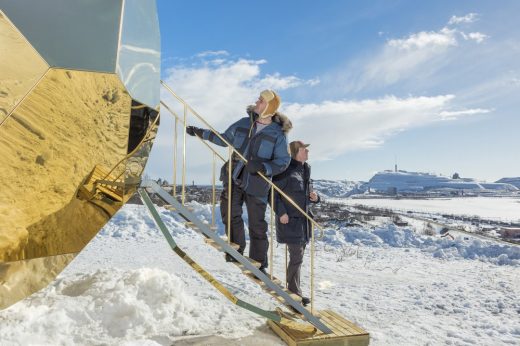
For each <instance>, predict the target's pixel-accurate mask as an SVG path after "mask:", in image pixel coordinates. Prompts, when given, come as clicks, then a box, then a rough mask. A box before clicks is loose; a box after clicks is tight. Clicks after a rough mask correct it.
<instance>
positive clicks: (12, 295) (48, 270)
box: [0, 254, 76, 309]
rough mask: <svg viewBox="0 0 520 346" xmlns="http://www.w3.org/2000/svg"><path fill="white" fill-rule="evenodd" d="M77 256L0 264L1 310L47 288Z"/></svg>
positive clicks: (70, 255) (67, 255)
mask: <svg viewBox="0 0 520 346" xmlns="http://www.w3.org/2000/svg"><path fill="white" fill-rule="evenodd" d="M75 256H76V254H66V255H59V256H52V257H43V258H35V259H31V260H25V261H16V262H8V263H0V309H3V308H6V307H8V306H9V305H11V304H14V303H16V302H17V301H19V300H20V299H23V298H25V297H27V296H28V295H30V294H32V293H34V292H36V291H38V290H40V289H42V288H43V287H45V286H47V285H48V284H49V283H50V282H51V281H52V280H54V278H55V277H56V275H58V274H59V273H60V272H61V271H62V270H63V268H65V267H66V266H67V265H68V264H69V263H70V262H71V261H72V260H73V259H74V257H75Z"/></svg>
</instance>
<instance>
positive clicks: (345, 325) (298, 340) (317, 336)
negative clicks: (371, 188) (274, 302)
mask: <svg viewBox="0 0 520 346" xmlns="http://www.w3.org/2000/svg"><path fill="white" fill-rule="evenodd" d="M317 315H318V316H320V319H321V321H322V322H323V323H325V324H326V325H327V326H328V327H329V328H330V329H332V331H333V332H334V333H333V334H324V333H323V332H321V331H319V330H318V331H315V332H314V333H312V334H309V333H305V332H302V331H300V330H294V329H290V328H289V327H287V326H283V325H280V324H278V323H276V322H273V321H267V324H268V325H269V327H271V329H272V330H273V331H274V332H275V333H276V334H277V335H278V336H279V337H280V338H282V339H283V340H284V341H285V342H286V343H287V344H288V345H290V346H299V345H313V346H314V345H316V346H317V345H328V346H330V345H338V346H339V345H344V346H366V345H368V343H369V337H370V336H369V334H368V332H367V331H365V330H363V329H362V328H360V327H358V326H356V325H355V324H354V323H352V322H350V321H348V320H346V319H344V318H343V317H341V316H340V315H338V314H337V313H335V312H334V311H332V310H322V311H320V312H319V313H318V314H317Z"/></svg>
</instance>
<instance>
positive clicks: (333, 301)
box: [0, 203, 520, 345]
mask: <svg viewBox="0 0 520 346" xmlns="http://www.w3.org/2000/svg"><path fill="white" fill-rule="evenodd" d="M192 205H193V206H194V207H195V212H196V213H197V214H198V215H199V216H200V217H201V218H203V219H206V220H209V219H210V208H209V206H206V205H199V204H196V203H193V204H192ZM161 213H162V215H163V217H164V218H165V221H166V224H167V225H168V226H169V227H171V229H172V230H173V231H174V236H175V239H176V241H177V242H178V244H179V245H180V246H181V248H183V249H184V250H186V252H187V253H189V254H190V256H192V257H193V258H194V259H195V260H196V261H197V262H199V263H200V264H201V265H202V266H203V267H205V268H207V269H208V270H209V271H210V272H211V273H213V274H214V276H215V277H216V278H218V279H219V280H221V281H222V282H223V283H224V284H225V285H226V286H227V287H228V288H230V289H231V290H232V291H233V292H234V293H235V294H237V295H239V296H240V297H241V298H243V299H245V300H247V301H248V302H251V303H254V304H258V305H259V306H261V307H263V308H266V309H272V308H274V307H275V306H276V305H275V304H274V302H273V301H272V300H271V299H270V298H269V297H268V296H266V295H265V294H264V293H263V292H262V291H261V290H260V289H259V288H258V287H257V286H256V285H255V284H253V283H252V282H250V281H248V280H247V279H244V278H243V277H242V276H241V275H240V274H239V270H238V269H236V268H235V267H234V266H232V265H230V264H228V263H226V262H224V260H223V258H222V255H221V254H220V253H218V252H216V251H215V250H214V249H212V248H209V247H208V246H207V245H205V244H204V243H203V241H202V240H201V237H200V236H199V235H197V234H194V233H193V232H192V231H191V230H188V229H186V228H184V226H183V225H182V223H181V222H180V221H179V220H178V219H177V218H176V217H175V215H174V214H173V213H172V212H170V211H166V210H161ZM219 226H220V230H219V232H222V231H223V229H222V224H221V223H219ZM275 250H276V251H275V255H276V256H275V265H274V268H275V273H281V272H283V266H284V265H283V258H284V247H283V246H276V247H275ZM316 262H317V264H316V275H317V277H316V286H317V287H316V297H315V301H316V304H317V307H318V308H319V309H323V308H331V309H334V310H335V311H337V312H338V313H340V314H342V315H344V316H345V317H347V318H349V319H351V320H352V321H354V322H356V323H357V324H359V325H361V326H362V327H364V328H365V329H367V330H368V331H369V332H370V333H371V338H372V339H371V345H441V344H451V345H513V344H519V343H520V323H518V322H519V314H520V302H519V301H518V296H520V284H519V283H520V248H518V247H513V246H503V245H497V244H494V243H490V242H483V241H479V240H475V239H467V240H465V239H455V240H454V241H450V240H447V239H442V240H441V239H437V238H431V237H426V236H421V235H418V234H416V233H414V232H412V231H411V230H409V229H405V228H397V227H395V226H392V225H381V226H375V227H374V228H372V229H364V228H352V229H339V230H333V229H328V230H327V231H326V235H325V238H324V239H323V241H321V242H319V243H318V246H317V260H316ZM308 265H309V258H308V257H306V258H305V260H304V266H303V271H302V282H303V289H304V291H305V292H308V289H309V288H308V287H309V285H308V282H309V275H308V274H309V271H310V269H309V266H308ZM279 276H280V277H283V275H279ZM264 323H265V321H264V320H262V319H261V318H258V317H257V316H255V315H253V314H252V313H249V312H247V311H245V310H242V309H240V308H238V307H235V306H233V305H232V304H231V303H229V302H228V301H227V300H226V299H224V298H223V297H222V296H221V295H220V294H219V293H217V292H216V291H215V290H214V289H213V288H212V287H211V286H210V285H209V284H207V283H206V282H205V281H203V280H201V279H200V278H199V277H198V274H196V273H195V272H193V271H192V270H191V269H190V268H189V267H188V266H187V265H186V264H185V263H184V262H183V261H182V260H180V259H179V258H178V257H177V256H176V255H174V254H172V252H171V251H170V250H169V248H168V245H167V243H166V242H165V240H164V239H163V238H162V236H161V235H160V233H159V232H158V230H157V229H156V227H155V226H154V225H153V222H152V221H151V219H150V218H149V217H148V215H147V212H146V210H145V209H144V207H143V206H137V205H126V206H125V207H124V208H122V210H121V211H120V212H119V213H118V214H117V215H116V216H115V217H114V219H113V220H112V221H111V222H110V223H109V224H107V226H106V227H105V228H104V229H103V231H102V232H100V234H99V235H98V236H97V237H96V238H95V239H94V240H93V241H92V242H91V243H90V244H89V245H88V246H87V248H86V249H85V250H84V251H83V252H82V253H81V254H80V255H79V256H78V257H77V258H76V259H75V260H74V261H73V263H72V264H71V266H69V267H68V268H67V269H66V270H65V271H64V272H63V273H62V274H61V275H60V276H59V278H58V280H56V281H55V282H54V283H53V284H51V285H50V286H49V287H48V288H46V289H44V290H42V291H41V292H39V293H37V294H35V295H33V296H32V297H30V298H28V299H25V300H24V301H22V302H19V303H18V304H15V305H14V306H12V307H11V308H9V309H7V310H4V311H1V312H0V336H1V339H2V345H58V344H62V345H69V344H107V345H171V344H172V343H175V344H176V345H182V344H188V343H189V344H190V345H193V344H196V345H206V344H215V345H216V344H218V345H221V344H226V343H228V344H235V345H248V344H249V345H252V344H257V345H262V344H270V345H271V344H274V345H276V344H278V345H282V344H283V343H282V342H281V341H280V340H278V339H277V338H276V337H272V336H268V335H267V334H265V332H264V334H262V335H261V336H258V334H256V335H257V336H256V337H255V338H251V337H249V338H247V335H251V334H253V333H258V328H264V329H265V327H262V326H263V325H264ZM206 335H218V336H217V337H218V339H217V340H215V339H214V338H215V337H214V336H213V337H211V338H213V339H208V338H210V337H205V336H206ZM197 336H200V338H199V339H190V340H186V341H182V339H184V338H187V337H197ZM222 337H224V338H222ZM244 337H245V338H244ZM225 338H231V339H225ZM237 338H243V339H237ZM209 340H211V342H210V341H209Z"/></svg>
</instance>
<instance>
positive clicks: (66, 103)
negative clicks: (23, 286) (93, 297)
mask: <svg viewBox="0 0 520 346" xmlns="http://www.w3.org/2000/svg"><path fill="white" fill-rule="evenodd" d="M130 107H131V99H130V97H129V95H128V93H127V92H126V91H125V88H124V87H123V85H122V83H121V82H120V81H119V79H118V78H117V76H116V75H115V74H113V75H112V74H104V73H92V72H83V71H67V70H59V69H56V70H55V69H50V70H49V71H48V72H47V74H46V75H45V77H44V78H43V79H42V80H41V81H40V83H39V84H38V85H37V86H36V88H34V89H33V91H32V92H31V93H30V94H29V95H28V96H27V97H26V98H25V99H24V101H23V102H22V103H21V104H20V105H19V106H18V107H17V108H16V110H15V111H14V112H13V114H12V115H11V117H10V118H8V119H7V121H6V122H5V123H4V125H3V126H2V127H1V128H0V157H1V158H2V174H1V175H0V186H2V193H1V194H0V262H8V261H17V260H23V259H30V258H36V257H43V256H55V255H59V254H64V253H72V252H78V251H80V250H81V249H82V248H83V247H84V246H85V245H86V244H87V242H88V241H89V240H90V239H91V238H92V237H93V236H94V235H95V234H96V233H97V231H99V229H100V228H101V227H102V226H103V225H104V224H105V222H106V221H107V220H108V219H109V216H111V215H107V213H106V211H105V210H103V209H102V208H100V207H98V206H96V205H95V204H93V203H91V202H88V201H86V200H80V199H78V198H77V197H76V192H77V190H78V188H79V187H80V185H81V184H82V182H83V180H84V179H85V178H86V177H87V176H88V175H89V174H90V173H91V171H92V170H93V169H94V167H95V166H96V165H101V166H103V167H106V168H107V171H108V170H109V169H110V168H112V167H113V166H115V165H116V164H117V163H118V162H119V161H120V160H121V159H123V158H124V157H125V155H126V154H127V142H128V131H129V122H130ZM123 170H124V166H122V167H118V168H117V169H116V170H115V171H114V173H113V174H114V175H116V176H117V175H118V174H123ZM114 210H117V208H116V209H114ZM0 280H1V278H0Z"/></svg>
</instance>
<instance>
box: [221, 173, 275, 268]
mask: <svg viewBox="0 0 520 346" xmlns="http://www.w3.org/2000/svg"><path fill="white" fill-rule="evenodd" d="M227 196H228V187H227V184H224V190H223V191H222V194H221V195H220V213H221V216H222V222H223V223H224V225H225V226H226V228H225V231H226V233H227V209H228V198H227ZM244 202H245V203H246V208H247V215H248V219H249V240H250V244H249V257H250V258H252V259H254V260H255V261H257V262H260V263H262V267H263V268H267V264H268V262H267V250H268V249H269V241H268V239H267V222H266V221H265V210H266V208H267V197H266V198H265V200H263V199H261V198H258V197H255V196H251V195H248V194H246V193H245V192H244V191H243V190H242V189H241V188H240V187H239V186H237V185H236V184H235V183H232V186H231V242H233V243H235V244H238V245H239V246H240V248H239V249H238V252H240V253H243V252H244V249H245V247H246V237H245V231H244V220H243V219H242V206H243V204H244Z"/></svg>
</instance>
